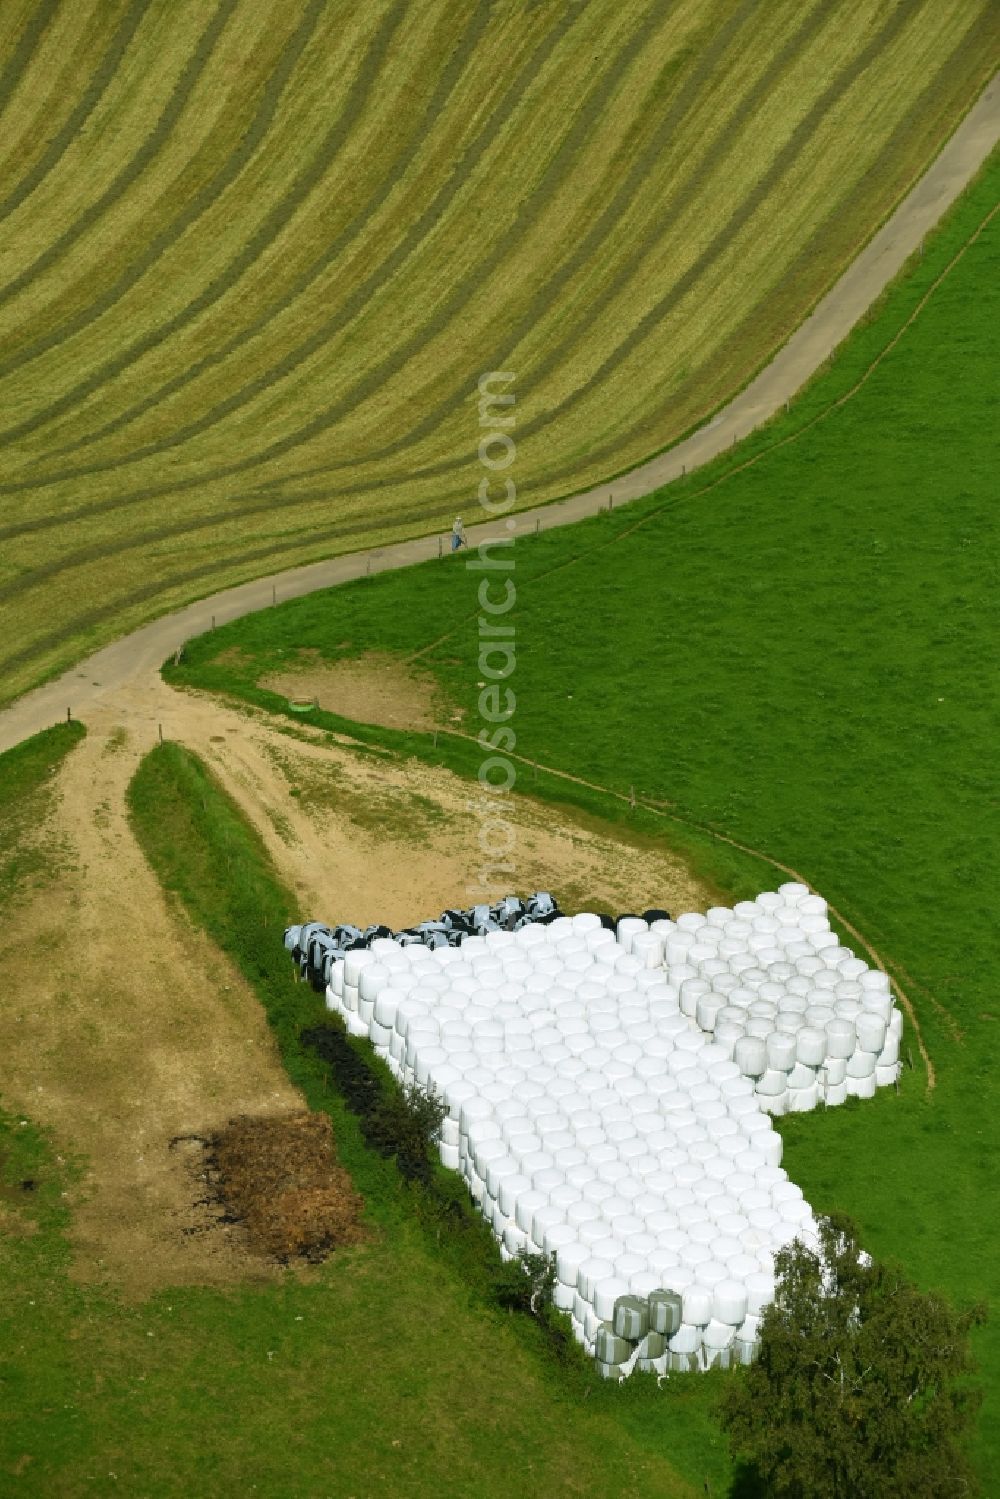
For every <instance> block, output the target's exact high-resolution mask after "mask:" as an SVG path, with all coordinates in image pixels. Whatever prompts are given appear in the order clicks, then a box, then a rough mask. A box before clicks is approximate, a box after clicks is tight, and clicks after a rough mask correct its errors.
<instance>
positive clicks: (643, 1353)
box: [639, 1332, 667, 1359]
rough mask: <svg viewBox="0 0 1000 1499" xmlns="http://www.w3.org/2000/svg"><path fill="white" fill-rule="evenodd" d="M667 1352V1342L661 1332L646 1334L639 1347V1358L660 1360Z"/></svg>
mask: <svg viewBox="0 0 1000 1499" xmlns="http://www.w3.org/2000/svg"><path fill="white" fill-rule="evenodd" d="M666 1351H667V1340H666V1338H665V1337H664V1336H663V1334H662V1332H647V1334H646V1336H645V1337H644V1338H643V1340H642V1343H641V1344H640V1345H639V1357H640V1358H641V1359H643V1358H662V1357H663V1355H664V1354H665V1353H666Z"/></svg>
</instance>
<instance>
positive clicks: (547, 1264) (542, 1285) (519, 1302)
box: [493, 1249, 556, 1317]
mask: <svg viewBox="0 0 1000 1499" xmlns="http://www.w3.org/2000/svg"><path fill="white" fill-rule="evenodd" d="M555 1283H556V1257H555V1255H554V1254H532V1253H530V1251H529V1250H527V1249H522V1250H520V1251H519V1252H518V1253H517V1254H516V1255H515V1256H514V1258H513V1259H509V1260H507V1261H506V1263H505V1264H503V1265H501V1267H500V1269H499V1270H498V1271H497V1274H496V1277H495V1279H494V1283H493V1294H494V1296H495V1297H496V1300H497V1302H498V1303H499V1305H500V1306H503V1307H506V1308H507V1310H508V1311H512V1312H529V1313H530V1314H531V1315H532V1316H535V1317H539V1316H541V1315H542V1313H543V1311H544V1309H545V1308H546V1307H547V1306H550V1305H551V1304H552V1292H553V1290H554V1288H555Z"/></svg>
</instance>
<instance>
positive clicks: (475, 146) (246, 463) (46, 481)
mask: <svg viewBox="0 0 1000 1499" xmlns="http://www.w3.org/2000/svg"><path fill="white" fill-rule="evenodd" d="M662 3H665V0H661V5H662ZM748 3H753V0H748ZM574 20H575V17H573V16H572V15H571V14H568V13H567V14H564V15H563V16H562V17H561V19H560V21H559V23H558V24H557V25H556V26H555V27H554V28H553V29H552V30H551V31H550V32H548V33H546V35H545V37H544V38H543V39H542V41H541V42H540V43H539V45H538V47H537V48H536V50H535V52H534V53H533V54H532V56H531V58H530V59H529V60H528V63H527V64H526V65H525V70H524V71H526V72H527V71H528V69H529V68H531V69H533V71H534V72H539V71H540V70H541V69H542V68H543V67H544V66H545V64H546V63H547V62H548V61H549V59H550V57H551V55H552V53H553V51H554V50H555V48H556V47H557V45H558V44H559V42H560V41H561V40H562V39H563V38H564V36H565V35H566V33H567V32H568V31H569V30H570V28H571V26H572V24H573V21H574ZM649 24H650V26H652V24H653V23H652V21H650V23H649ZM644 40H645V36H644V34H643V33H637V34H636V35H635V36H634V37H633V38H632V39H631V40H630V42H629V43H628V44H627V46H626V48H625V49H623V53H622V54H619V57H618V58H617V59H616V70H615V73H614V75H613V76H614V77H615V78H618V77H620V76H621V73H622V72H623V71H624V70H625V69H627V67H628V66H630V65H631V63H632V61H633V60H634V56H635V53H636V51H637V49H638V48H640V47H641V46H642V44H643V42H644ZM623 58H624V61H623ZM519 105H520V94H519V93H518V92H517V91H516V90H515V89H513V88H512V89H508V90H507V92H506V93H505V94H504V96H503V98H502V100H501V101H500V104H499V105H498V107H497V111H496V113H495V114H494V115H492V116H491V117H490V118H488V119H487V120H486V121H485V122H484V124H483V125H482V127H481V129H480V130H479V132H478V133H477V135H476V136H475V137H474V139H473V141H472V142H471V143H470V144H469V146H468V147H467V148H466V151H465V152H464V154H463V156H462V159H461V161H460V162H459V163H458V165H457V166H456V168H455V171H454V172H453V173H452V174H451V177H450V178H449V182H448V184H447V185H446V186H445V187H444V188H442V190H441V191H440V192H439V193H438V195H437V196H436V197H435V198H434V199H433V200H432V201H431V203H430V204H429V205H428V206H427V208H425V210H424V212H423V213H422V214H421V216H420V218H419V219H418V220H417V221H416V223H415V224H414V225H412V226H411V228H410V230H409V231H408V233H407V234H406V235H405V236H404V237H403V239H402V240H401V241H400V243H399V244H398V245H397V246H396V248H395V249H394V251H393V252H392V254H391V255H390V256H389V258H388V260H386V261H383V262H382V263H381V264H380V266H379V267H378V268H377V270H376V271H375V272H374V273H373V274H372V276H370V277H369V278H368V280H367V281H365V282H363V283H362V284H361V286H360V287H359V288H357V289H356V291H355V293H354V294H353V295H352V297H351V299H350V301H349V302H348V304H346V306H345V307H344V308H342V309H341V310H340V311H338V312H337V313H336V314H335V315H334V317H333V318H331V319H329V320H328V321H327V322H326V323H325V324H324V325H323V326H322V327H321V328H320V329H318V330H317V331H315V332H314V333H313V334H312V336H311V337H310V339H309V340H308V348H307V350H306V352H305V353H299V351H296V359H295V363H296V364H297V363H299V362H301V360H302V359H304V358H307V357H308V355H309V354H311V353H312V352H314V349H315V348H319V347H321V346H322V344H323V343H324V342H326V341H327V339H328V338H329V336H330V332H331V329H333V330H334V331H340V330H341V329H342V328H343V327H344V326H346V325H347V324H348V323H349V322H350V320H351V319H352V318H353V317H354V315H355V314H356V312H358V311H359V310H360V309H361V308H362V307H363V306H364V304H365V302H366V301H367V300H368V299H369V297H370V296H371V295H372V293H373V289H374V288H375V287H377V286H378V285H379V284H381V282H382V281H383V280H384V279H386V278H387V277H388V276H389V275H391V274H395V272H396V270H398V268H399V266H400V265H401V264H402V263H403V262H404V260H405V259H406V258H407V257H408V256H409V255H410V254H411V253H412V251H413V249H414V248H415V247H416V246H417V245H419V243H421V242H422V240H423V239H424V238H425V237H426V235H427V233H429V232H430V230H432V229H433V228H434V227H435V225H436V223H437V221H438V219H439V218H440V217H441V215H442V214H443V213H444V211H445V210H446V208H447V206H448V204H449V203H450V202H451V200H452V198H453V197H454V196H455V194H456V193H458V192H459V191H460V190H461V187H462V183H463V179H464V178H466V177H467V176H468V174H469V172H471V171H472V170H473V169H474V168H475V166H476V165H477V163H478V162H479V161H480V160H481V159H482V156H483V155H484V153H485V152H486V150H487V149H488V147H489V146H490V145H491V144H492V143H493V142H494V141H495V139H496V137H497V134H498V133H499V131H500V130H501V129H502V128H503V126H504V124H506V122H507V121H508V120H509V119H510V118H511V116H512V115H513V114H514V112H515V111H516V109H517V108H518V107H519ZM589 124H590V116H589V115H587V114H586V113H583V112H581V114H580V116H579V117H578V121H577V124H576V126H574V129H573V131H572V132H571V137H568V138H567V140H568V144H569V149H566V148H565V143H564V147H563V148H560V157H559V163H558V169H559V170H561V169H562V167H563V166H564V164H565V159H567V158H568V157H569V156H570V154H571V151H572V149H575V148H576V147H577V146H579V145H580V144H582V141H583V139H584V138H585V135H586V130H587V128H589ZM552 177H553V180H558V171H554V172H553V173H552ZM300 348H301V346H300ZM292 367H294V365H293V366H292ZM278 368H279V367H276V366H272V367H271V369H270V370H269V371H268V372H267V374H266V376H264V377H262V381H256V382H254V384H255V387H256V386H260V388H261V389H263V388H266V387H267V386H268V385H270V384H271V383H273V381H274V380H275V379H277V378H279V374H278V373H277V370H278ZM256 393H258V392H257V390H256V389H254V394H256ZM242 399H243V394H242V392H240V393H237V395H234V396H233V397H231V398H230V401H229V402H226V403H224V404H225V405H227V406H230V407H232V409H235V408H236V406H237V404H241V403H242ZM247 399H249V397H247ZM211 415H212V414H211V413H209V414H208V415H206V416H205V417H203V418H202V419H201V421H200V422H197V423H193V424H191V425H190V426H189V427H187V428H184V429H182V430H181V431H177V432H175V433H172V434H171V435H170V437H168V438H164V439H162V440H161V441H160V442H158V443H155V444H148V445H147V446H146V447H145V448H140V449H136V450H135V451H134V452H133V453H130V454H129V455H128V456H127V458H125V459H119V460H116V462H114V463H113V464H111V465H105V464H95V465H92V466H90V467H86V468H83V469H72V470H67V471H66V472H64V473H63V474H60V475H56V476H38V477H33V478H31V479H27V480H17V481H13V482H12V483H11V484H9V485H0V493H5V494H12V493H16V492H18V491H21V490H25V489H34V488H36V487H41V486H43V485H50V484H54V483H59V482H61V481H62V480H63V479H67V478H72V479H75V478H79V477H80V476H81V475H83V474H87V473H100V472H104V471H105V470H106V468H108V467H110V468H111V469H112V470H116V469H119V468H121V467H123V466H125V465H126V464H131V463H133V462H138V461H139V460H140V459H141V458H143V457H147V456H150V455H152V454H154V453H157V454H158V453H161V452H164V451H166V450H168V449H169V448H171V447H176V446H177V445H178V444H179V443H181V442H182V441H186V440H187V438H188V437H190V436H191V435H193V434H194V432H196V431H198V430H200V429H201V428H202V427H203V426H207V425H211V422H210V420H209V417H210V416H211ZM218 419H219V418H218V417H215V418H214V420H218ZM24 425H26V424H22V427H21V428H16V429H12V430H11V431H8V432H5V433H2V434H0V436H2V438H3V440H5V441H11V440H13V439H14V438H15V437H17V436H19V435H23V426H24ZM258 461H259V460H257V459H255V458H249V459H245V460H241V461H240V462H239V463H237V464H233V465H229V466H228V467H224V468H222V469H219V470H216V471H212V472H210V473H202V474H200V475H198V477H197V478H195V479H192V480H191V481H190V483H191V486H197V485H203V484H206V483H209V482H211V480H212V479H213V478H224V477H226V476H227V475H229V474H235V473H241V472H244V471H246V470H247V469H248V468H253V467H255V466H256V464H257V462H258ZM182 487H184V488H186V487H188V485H187V483H186V482H185V483H184V484H183V485H182ZM171 492H172V489H171V488H170V487H166V488H164V487H163V486H158V487H154V488H152V489H148V490H144V491H141V492H138V493H136V494H133V495H130V496H126V497H124V498H121V499H117V500H113V501H105V502H101V504H100V506H99V507H94V506H91V507H85V508H84V509H83V510H81V511H80V512H78V514H80V515H83V514H98V513H106V511H107V510H108V509H115V508H118V507H119V506H124V505H130V504H134V503H136V501H137V500H142V499H152V498H155V497H156V496H158V495H160V494H167V493H171ZM41 519H42V528H47V527H48V525H50V524H53V525H61V524H62V523H63V521H64V519H65V515H64V516H60V517H56V516H54V517H51V518H49V519H48V520H45V519H44V518H41ZM22 524H27V525H28V526H30V527H31V529H36V526H35V525H34V523H33V522H27V523H22ZM18 534H21V531H20V528H19V527H9V528H4V529H0V537H9V536H12V535H18Z"/></svg>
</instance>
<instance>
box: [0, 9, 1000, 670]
mask: <svg viewBox="0 0 1000 1499" xmlns="http://www.w3.org/2000/svg"><path fill="white" fill-rule="evenodd" d="M998 41H1000V15H998V13H997V11H996V9H995V7H993V6H991V5H990V4H989V3H987V0H951V3H949V4H948V5H941V4H939V3H938V0H895V3H889V4H886V3H885V0H835V3H834V0H794V3H793V0H774V3H770V4H767V5H764V4H761V3H759V0H708V3H706V0H672V3H656V0H645V3H642V4H639V3H636V0H591V3H588V4H587V5H581V4H567V3H564V0H537V3H532V4H524V3H514V0H498V3H497V0H494V3H476V0H462V3H458V4H456V3H454V0H451V3H448V0H426V3H423V4H421V5H419V6H413V5H407V4H405V3H402V0H372V3H370V4H365V5H363V6H361V5H357V4H353V5H350V4H346V3H339V0H289V3H288V4H287V5H284V6H281V7H275V6H273V5H272V4H267V3H263V0H184V3H181V4H168V3H166V0H72V3H71V0H41V3H38V0H11V3H9V4H7V5H5V6H4V7H3V12H2V15H0V444H2V451H3V455H4V462H3V468H2V474H0V609H2V611H3V617H4V621H5V625H4V629H3V632H2V639H0V681H2V686H0V698H4V699H9V698H10V697H11V696H13V695H15V694H16V693H17V692H19V691H21V690H23V689H24V688H25V687H27V686H28V685H30V684H31V683H33V682H35V681H37V680H39V679H41V678H42V677H44V676H46V675H49V674H51V673H52V672H53V671H55V670H56V669H58V668H60V667H62V666H65V665H66V664H67V663H68V662H70V661H72V660H73V659H75V658H77V657H79V656H80V655H81V654H82V653H83V652H84V651H85V649H87V648H89V647H93V646H96V645H97V644H99V643H100V642H102V641H104V640H106V639H108V638H110V637H111V636H113V635H115V634H117V633H120V632H121V631H122V630H123V629H124V628H125V627H127V626H128V625H132V624H135V623H137V622H138V621H140V620H142V619H144V618H148V617H150V616H151V615H153V614H155V613H159V612H162V611H163V610H165V609H167V608H169V607H170V606H171V605H176V604H178V603H180V602H181V601H184V600H187V599H189V598H192V597H196V596H198V595H199V594H204V593H207V592H211V591H213V590H214V589H215V588H217V587H219V586H220V585H222V584H224V583H227V582H235V581H237V580H239V579H243V578H247V577H250V576H254V575H258V574H260V573H264V572H268V571H271V570H272V569H275V568H280V567H287V566H292V565H295V564H296V563H298V562H300V561H307V560H310V559H313V558H316V557H319V556H323V555H329V554H331V553H334V552H336V551H341V550H349V549H355V548H357V547H359V546H361V545H364V544H368V543H377V542H381V541H388V540H390V539H395V538H399V537H403V536H406V535H412V534H417V533H420V532H427V531H430V530H434V529H436V528H439V527H443V526H446V525H450V523H451V519H452V517H453V516H454V514H455V513H456V511H460V510H464V511H465V513H466V514H467V515H468V514H469V513H470V512H471V509H472V504H473V497H474V495H475V490H476V485H477V483H478V480H479V477H480V473H481V470H480V469H479V467H478V461H477V456H476V444H477V441H478V436H479V431H478V424H477V413H476V405H475V387H476V380H477V378H478V376H479V375H480V374H481V373H482V372H483V371H484V370H488V369H491V368H503V369H509V370H512V371H515V372H516V373H517V377H518V379H517V390H518V407H517V413H518V415H517V429H516V435H517V442H518V465H517V480H518V485H519V490H520V497H521V502H522V503H524V504H536V503H538V502H539V501H541V500H545V499H549V498H554V497H556V496H559V495H563V494H566V493H570V492H572V491H574V490H576V489H579V488H581V487H583V486H585V485H588V484H590V483H592V482H595V481H597V480H599V479H601V478H604V477H607V476H609V475H611V474H614V473H616V472H620V471H621V470H623V469H625V468H627V467H629V466H631V465H634V464H635V463H636V462H638V461H640V460H642V459H643V458H645V457H647V456H649V455H650V454H651V453H652V452H654V451H656V450H658V449H660V448H662V447H664V446H665V445H667V444H668V443H670V442H671V441H673V440H674V439H676V438H677V437H678V436H680V435H681V434H682V433H683V432H685V431H687V430H690V429H691V427H692V426H695V425H697V424H698V423H699V422H700V421H701V420H703V419H704V418H705V417H706V416H707V415H708V413H710V412H711V411H712V410H714V409H715V408H717V407H718V406H719V405H720V403H722V402H723V401H724V400H725V399H726V398H727V397H728V396H729V395H731V394H732V393H733V392H734V391H735V390H736V389H738V388H739V387H740V386H741V385H742V384H743V383H744V382H745V381H746V380H747V379H748V378H749V377H750V375H751V374H752V373H753V372H754V371H755V370H756V369H757V368H758V367H759V366H760V365H761V363H762V362H764V361H765V360H766V358H767V357H768V356H769V354H770V353H772V352H773V351H774V350H775V349H776V348H777V347H778V346H779V345H780V344H781V343H782V341H783V340H784V339H785V338H786V337H787V335H788V334H789V332H790V331H791V330H792V329H793V328H794V326H795V325H796V324H797V323H798V322H799V321H801V319H802V317H803V315H804V314H805V313H806V312H807V310H808V309H809V308H810V307H811V305H812V304H813V303H814V302H815V301H816V300H817V298H818V297H819V296H820V295H821V294H822V293H823V292H824V291H825V290H826V289H827V288H828V286H829V285H830V284H831V282H832V281H833V280H834V279H835V277H836V276H837V274H838V273H839V272H840V271H841V270H842V269H843V268H844V267H845V265H846V264H847V263H848V262H849V260H850V259H851V257H852V256H853V254H854V253H855V252H856V250H857V249H858V247H859V246H860V245H861V244H862V243H863V242H864V241H865V240H866V239H867V238H868V237H869V235H870V234H871V233H872V231H873V230H874V229H875V227H876V226H877V225H878V224H879V222H880V221H881V220H882V219H883V218H884V217H885V215H886V213H887V212H888V211H889V210H890V208H891V207H892V205H893V204H894V203H895V202H896V201H898V199H899V197H900V196H901V195H902V194H903V193H904V192H905V191H906V190H907V189H908V188H909V186H910V185H911V184H912V182H913V180H914V179H915V177H916V176H917V175H919V173H920V171H921V170H922V169H923V168H924V167H926V165H927V164H928V162H929V161H930V160H931V159H932V157H933V156H934V154H935V152H936V151H937V149H938V148H939V147H940V145H941V144H942V142H943V141H944V140H945V139H946V137H947V135H948V134H949V132H950V131H951V130H952V129H953V128H954V126H955V124H956V123H957V122H958V120H959V119H960V118H961V116H962V114H963V112H964V111H965V109H966V108H967V107H968V105H969V104H970V103H971V101H972V100H973V98H974V97H975V95H976V93H977V91H978V90H979V88H980V87H981V85H982V84H983V82H984V81H985V79H986V77H987V76H988V75H989V73H990V71H991V69H992V67H993V66H995V62H996V57H997V52H998V47H997V44H998Z"/></svg>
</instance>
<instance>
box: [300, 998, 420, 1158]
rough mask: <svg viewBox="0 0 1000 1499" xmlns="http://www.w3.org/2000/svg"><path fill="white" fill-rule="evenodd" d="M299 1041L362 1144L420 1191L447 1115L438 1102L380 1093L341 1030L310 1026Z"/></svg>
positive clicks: (387, 1090)
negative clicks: (319, 1061)
mask: <svg viewBox="0 0 1000 1499" xmlns="http://www.w3.org/2000/svg"><path fill="white" fill-rule="evenodd" d="M301 1040H302V1043H303V1045H304V1046H309V1047H311V1048H312V1049H313V1050H314V1051H316V1052H317V1053H318V1054H319V1055H320V1056H321V1057H322V1058H323V1060H324V1061H325V1062H326V1063H328V1065H329V1067H330V1071H331V1073H332V1074H333V1080H334V1083H335V1084H336V1086H337V1089H338V1091H339V1092H340V1093H341V1095H342V1096H343V1098H344V1101H345V1103H346V1104H347V1106H348V1108H349V1109H350V1110H351V1112H352V1113H353V1114H356V1115H357V1117H358V1120H359V1122H360V1124H361V1133H362V1135H363V1136H364V1139H365V1143H366V1144H367V1145H369V1146H370V1147H371V1149H372V1150H376V1151H378V1153H379V1155H381V1156H385V1157H386V1158H387V1159H392V1158H395V1161H396V1164H397V1166H398V1167H399V1171H400V1174H401V1175H402V1176H404V1177H405V1178H406V1180H407V1181H411V1182H412V1181H418V1182H421V1183H423V1184H424V1185H425V1186H426V1185H427V1184H428V1183H429V1182H430V1180H431V1176H432V1169H433V1159H432V1156H431V1147H432V1145H433V1144H434V1142H435V1141H436V1140H437V1138H438V1135H439V1133H440V1129H441V1121H442V1120H443V1119H444V1116H445V1114H446V1113H447V1112H448V1110H447V1106H446V1105H445V1103H444V1102H443V1100H442V1099H440V1098H439V1097H438V1096H437V1094H436V1093H434V1092H433V1091H432V1092H430V1093H428V1092H426V1091H425V1090H424V1089H423V1088H419V1087H416V1086H412V1087H409V1088H405V1089H399V1088H396V1087H393V1086H386V1087H383V1086H382V1084H381V1083H380V1081H379V1078H378V1076H377V1075H376V1073H375V1072H374V1071H373V1070H372V1068H371V1067H370V1066H369V1065H368V1063H366V1062H365V1061H364V1059H363V1058H362V1057H361V1056H359V1054H358V1052H357V1051H355V1049H354V1047H353V1046H352V1045H351V1043H350V1041H349V1040H348V1037H347V1034H346V1032H345V1031H344V1029H343V1027H342V1026H336V1025H333V1024H326V1025H316V1026H312V1027H310V1028H309V1029H307V1030H304V1031H303V1032H302V1036H301Z"/></svg>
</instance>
